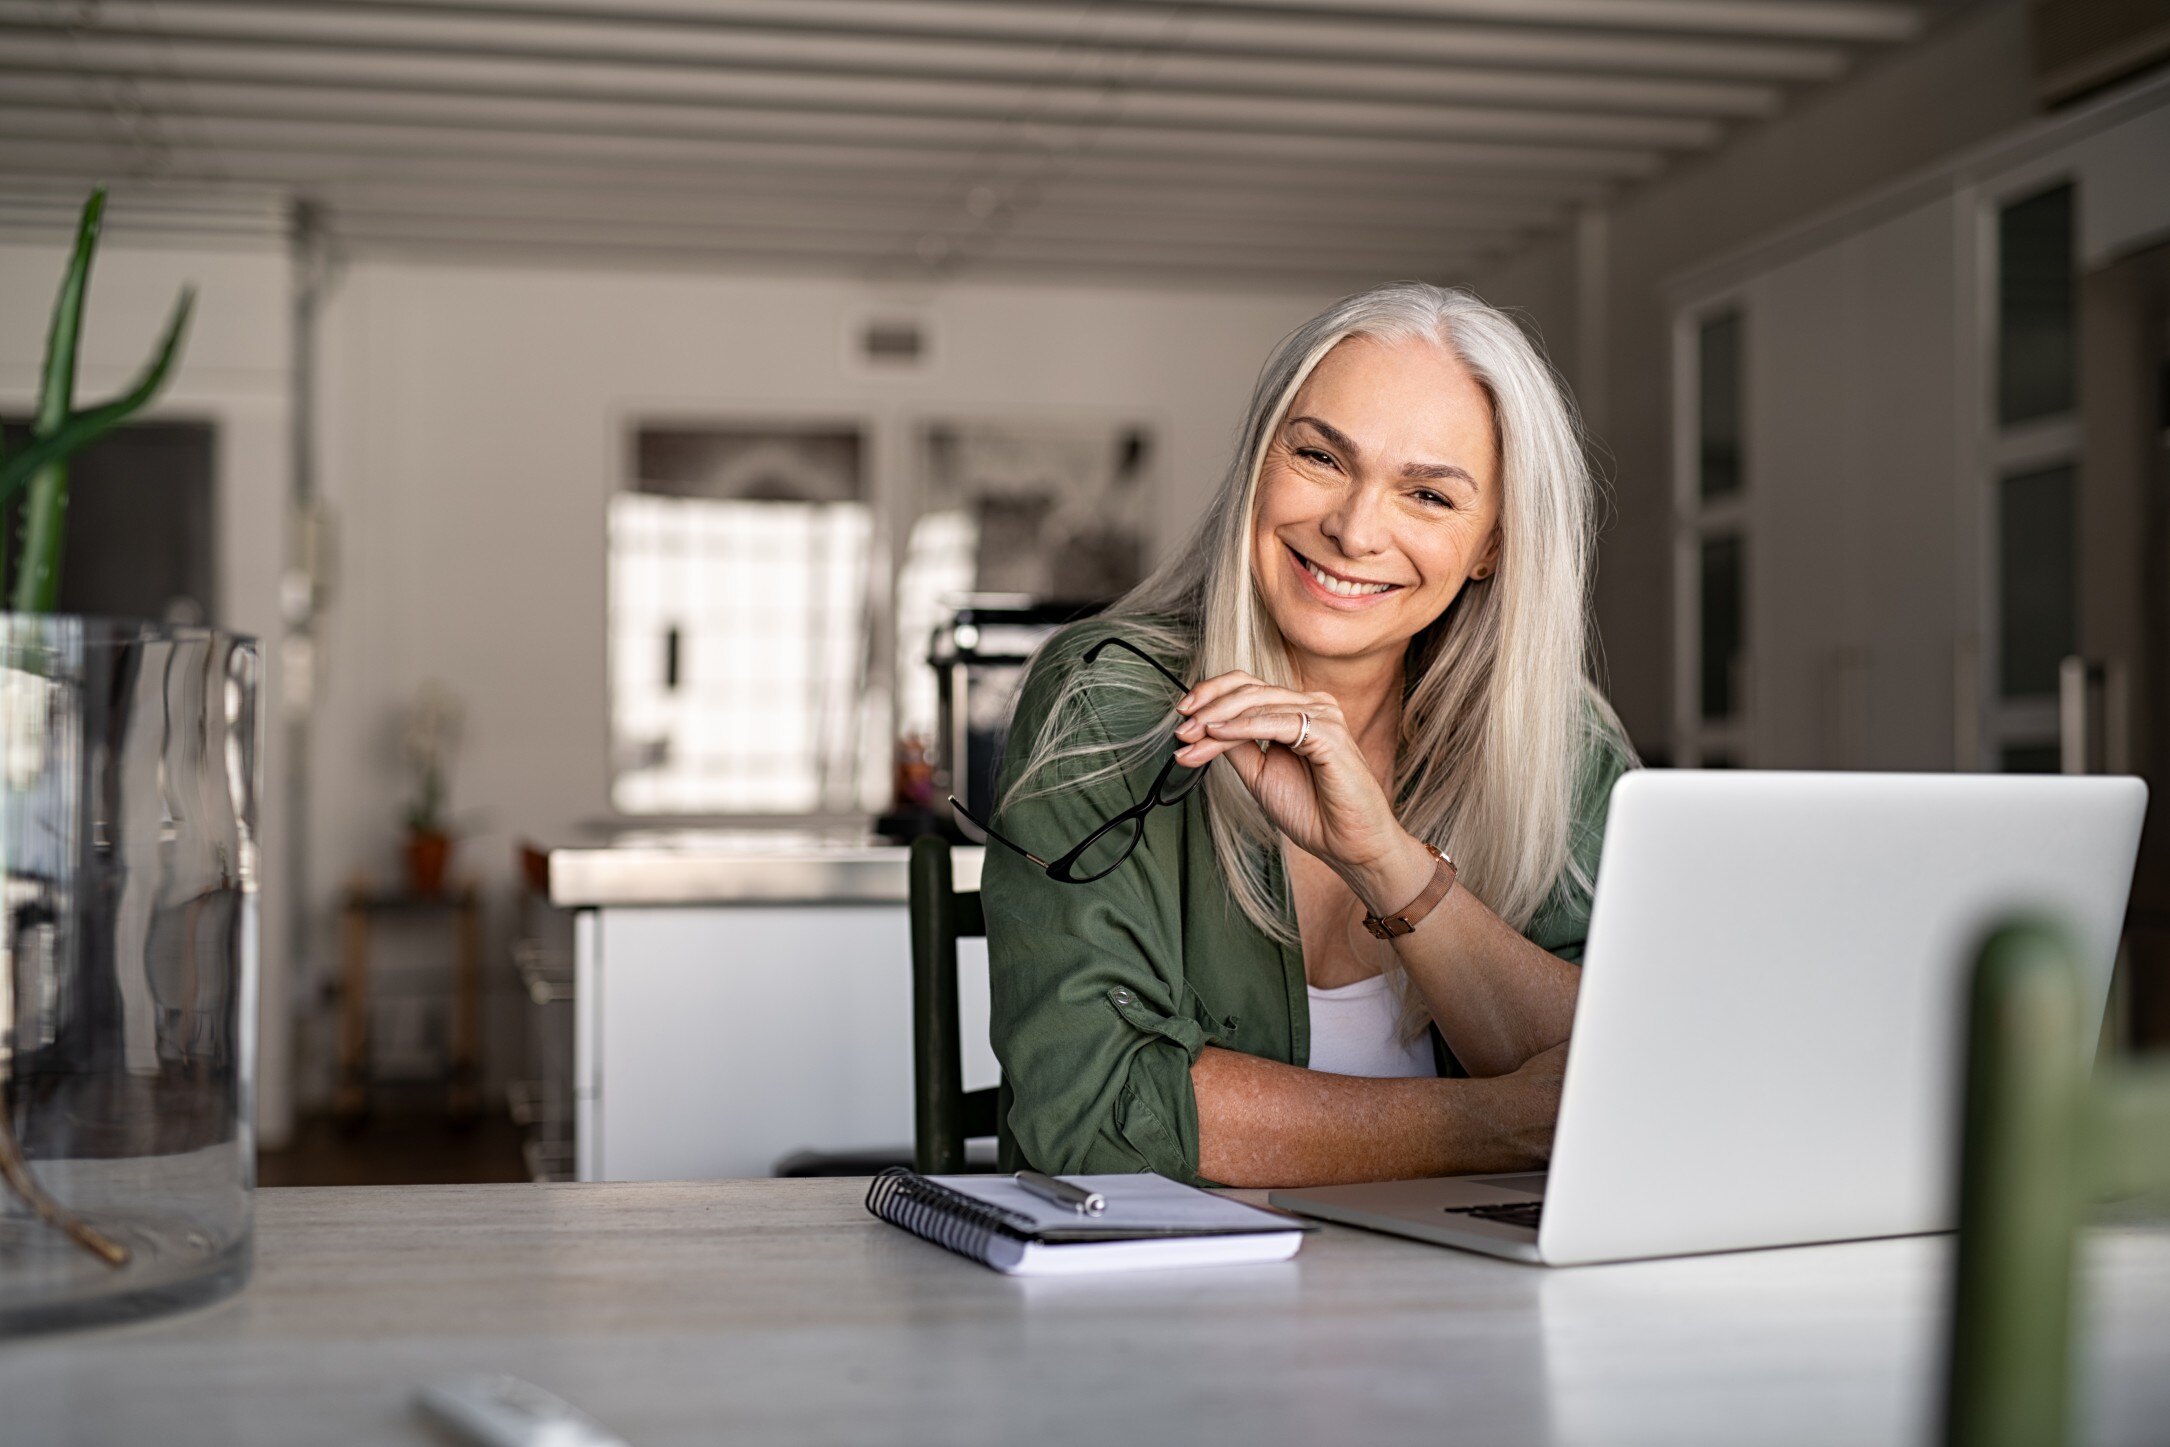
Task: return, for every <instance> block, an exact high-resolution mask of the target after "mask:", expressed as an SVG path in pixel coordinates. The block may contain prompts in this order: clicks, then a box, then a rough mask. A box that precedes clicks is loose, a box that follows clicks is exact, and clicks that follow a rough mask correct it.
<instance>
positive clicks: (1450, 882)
mask: <svg viewBox="0 0 2170 1447" xmlns="http://www.w3.org/2000/svg"><path fill="white" fill-rule="evenodd" d="M1424 847H1425V848H1426V849H1427V850H1429V851H1431V856H1432V858H1433V859H1434V860H1436V861H1437V863H1436V864H1435V866H1434V867H1433V869H1432V882H1431V883H1430V884H1427V885H1425V886H1424V892H1423V893H1422V894H1420V895H1418V896H1417V897H1416V898H1415V899H1412V900H1410V901H1409V903H1408V904H1407V905H1406V906H1404V907H1403V908H1402V909H1401V910H1400V911H1399V912H1398V913H1395V914H1390V915H1388V916H1387V917H1386V918H1385V919H1381V918H1379V916H1377V915H1375V914H1369V913H1367V914H1366V915H1365V916H1364V928H1365V929H1367V930H1369V931H1371V937H1372V938H1373V939H1379V940H1391V939H1396V938H1399V937H1400V936H1402V935H1405V934H1413V933H1415V931H1416V927H1417V926H1418V925H1420V924H1422V923H1423V922H1424V916H1426V915H1428V914H1430V913H1431V912H1432V911H1433V910H1434V909H1435V908H1437V907H1438V905H1439V901H1441V900H1442V899H1445V898H1446V897H1447V891H1448V890H1450V889H1452V888H1454V872H1455V871H1454V861H1453V859H1451V858H1449V857H1448V856H1447V855H1445V854H1442V853H1441V852H1440V851H1439V847H1438V846H1437V845H1435V844H1427V845H1425V846H1424Z"/></svg>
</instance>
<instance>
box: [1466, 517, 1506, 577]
mask: <svg viewBox="0 0 2170 1447" xmlns="http://www.w3.org/2000/svg"><path fill="white" fill-rule="evenodd" d="M1498 571H1499V529H1498V528H1494V529H1492V536H1491V538H1490V539H1489V540H1488V541H1487V542H1486V543H1485V545H1484V556H1483V557H1481V558H1479V559H1477V566H1476V567H1474V568H1471V569H1470V570H1469V579H1470V581H1471V582H1473V583H1481V582H1483V581H1484V580H1485V579H1486V578H1489V577H1491V576H1492V575H1493V574H1494V573H1496V572H1498Z"/></svg>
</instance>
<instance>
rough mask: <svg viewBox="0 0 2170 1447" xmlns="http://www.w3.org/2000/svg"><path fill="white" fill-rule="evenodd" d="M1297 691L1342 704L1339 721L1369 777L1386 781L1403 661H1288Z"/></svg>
mask: <svg viewBox="0 0 2170 1447" xmlns="http://www.w3.org/2000/svg"><path fill="white" fill-rule="evenodd" d="M1290 662H1291V664H1292V665H1293V667H1294V669H1295V672H1296V684H1297V687H1299V688H1302V689H1307V690H1310V691H1313V692H1318V693H1330V694H1332V695H1333V696H1334V701H1335V702H1336V703H1338V704H1340V705H1341V717H1342V720H1343V721H1344V722H1345V723H1347V724H1348V726H1349V733H1350V735H1351V736H1352V737H1354V738H1355V740H1356V743H1357V747H1359V748H1361V749H1362V750H1363V751H1364V757H1365V758H1366V759H1367V760H1369V761H1370V763H1371V766H1372V772H1373V773H1375V774H1378V775H1380V777H1381V778H1382V779H1383V778H1391V777H1392V776H1393V772H1394V748H1395V743H1396V740H1397V738H1398V737H1399V735H1400V732H1401V694H1402V657H1401V655H1399V654H1396V655H1393V656H1391V657H1384V656H1382V657H1374V658H1310V657H1296V658H1293V659H1291V660H1290Z"/></svg>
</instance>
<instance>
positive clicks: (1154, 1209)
mask: <svg viewBox="0 0 2170 1447" xmlns="http://www.w3.org/2000/svg"><path fill="white" fill-rule="evenodd" d="M934 1179H935V1180H937V1181H940V1182H941V1183H942V1184H943V1185H945V1186H948V1187H949V1188H950V1189H951V1190H953V1191H961V1192H963V1193H964V1194H965V1195H967V1196H971V1197H973V1198H974V1199H976V1200H981V1201H985V1202H986V1203H987V1204H989V1205H990V1206H1000V1207H1002V1208H1003V1209H1004V1210H1006V1211H1015V1212H1016V1213H1017V1214H1018V1215H1020V1216H1025V1217H1029V1218H1030V1219H1031V1221H1032V1223H1033V1225H1034V1226H1036V1227H1039V1228H1041V1229H1046V1228H1049V1227H1059V1226H1080V1225H1090V1226H1096V1227H1101V1226H1105V1227H1112V1228H1116V1229H1121V1228H1125V1227H1128V1228H1132V1229H1136V1230H1141V1231H1147V1230H1161V1231H1165V1230H1180V1229H1191V1230H1227V1229H1229V1228H1231V1227H1234V1228H1238V1229H1243V1228H1250V1229H1256V1230H1269V1231H1270V1230H1282V1231H1292V1230H1300V1229H1301V1227H1300V1225H1299V1224H1298V1223H1297V1222H1294V1221H1291V1220H1289V1219H1288V1218H1287V1217H1285V1216H1281V1215H1277V1214H1275V1213H1274V1212H1271V1211H1261V1210H1259V1209H1257V1208H1256V1207H1254V1206H1246V1205H1245V1204H1243V1202H1241V1201H1231V1200H1228V1199H1227V1198H1226V1197H1223V1196H1216V1195H1213V1194H1211V1193H1210V1192H1207V1191H1201V1190H1198V1189H1196V1188H1195V1187H1191V1186H1186V1185H1184V1184H1183V1183H1182V1182H1180V1181H1171V1180H1169V1179H1168V1178H1167V1177H1166V1176H1155V1175H1108V1176H1063V1177H1061V1178H1060V1179H1062V1180H1065V1181H1068V1182H1070V1183H1071V1184H1072V1185H1077V1186H1083V1187H1084V1188H1085V1189H1086V1190H1088V1191H1098V1192H1099V1193H1100V1194H1101V1195H1103V1196H1105V1197H1107V1201H1108V1208H1107V1210H1105V1211H1103V1212H1101V1213H1100V1214H1099V1215H1097V1216H1086V1215H1082V1214H1080V1213H1079V1212H1077V1211H1074V1210H1072V1209H1071V1208H1070V1207H1068V1206H1058V1205H1056V1204H1055V1203H1054V1202H1053V1201H1047V1200H1042V1199H1041V1198H1040V1197H1038V1196H1035V1195H1033V1194H1032V1192H1030V1191H1028V1190H1026V1189H1025V1188H1024V1187H1023V1186H1020V1185H1018V1184H1017V1182H1016V1181H1015V1180H1014V1179H1013V1178H1011V1177H1009V1176H936V1177H934Z"/></svg>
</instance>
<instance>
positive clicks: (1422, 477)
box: [1288, 417, 1477, 487]
mask: <svg viewBox="0 0 2170 1447" xmlns="http://www.w3.org/2000/svg"><path fill="white" fill-rule="evenodd" d="M1288 420H1289V425H1290V426H1291V427H1293V426H1295V425H1296V424H1297V423H1299V422H1301V423H1303V424H1304V425H1305V426H1306V427H1309V428H1311V429H1312V430H1313V431H1315V432H1317V433H1318V434H1319V435H1320V436H1321V437H1324V438H1325V439H1326V440H1327V441H1328V442H1330V443H1332V444H1333V445H1334V446H1336V447H1338V448H1340V449H1341V450H1342V451H1343V452H1345V453H1347V454H1348V455H1349V457H1350V459H1351V460H1354V459H1356V458H1359V457H1361V456H1363V453H1362V451H1361V450H1360V449H1359V448H1358V447H1357V445H1356V444H1355V443H1354V442H1352V441H1351V440H1350V439H1349V435H1348V434H1347V433H1346V432H1343V431H1342V430H1341V429H1340V428H1338V427H1336V426H1334V425H1333V424H1332V423H1331V422H1321V421H1320V420H1319V419H1318V418H1316V417H1291V418H1289V419H1288ZM1401 475H1402V476H1403V477H1405V478H1408V479H1410V480H1411V481H1413V482H1444V481H1446V480H1447V479H1448V478H1460V479H1461V480H1462V481H1463V482H1466V483H1468V484H1469V485H1470V486H1471V487H1475V486H1476V485H1477V479H1475V478H1474V477H1471V476H1470V475H1469V472H1468V470H1467V469H1465V468H1460V467H1456V466H1455V465H1454V464H1453V463H1451V462H1405V463H1403V464H1402V465H1401Z"/></svg>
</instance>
